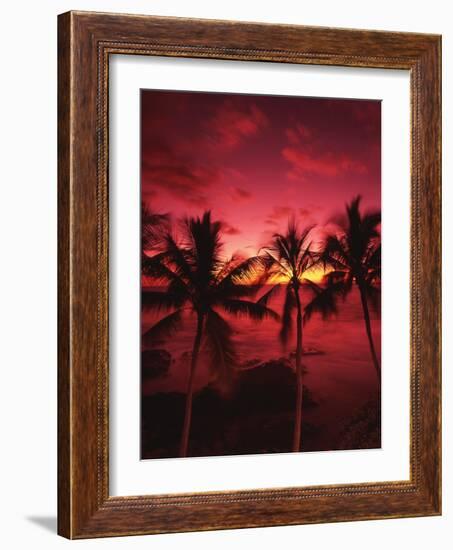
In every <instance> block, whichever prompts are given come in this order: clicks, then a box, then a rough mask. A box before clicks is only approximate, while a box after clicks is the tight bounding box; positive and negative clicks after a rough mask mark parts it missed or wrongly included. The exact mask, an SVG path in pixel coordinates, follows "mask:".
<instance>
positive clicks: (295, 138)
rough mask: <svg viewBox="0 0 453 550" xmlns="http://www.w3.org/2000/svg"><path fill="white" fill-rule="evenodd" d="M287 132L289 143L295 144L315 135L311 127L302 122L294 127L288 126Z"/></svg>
mask: <svg viewBox="0 0 453 550" xmlns="http://www.w3.org/2000/svg"><path fill="white" fill-rule="evenodd" d="M285 133H286V137H287V138H288V141H289V143H291V144H293V145H298V144H299V143H300V142H301V140H306V139H310V138H312V137H313V131H312V130H311V128H309V127H308V126H305V125H304V124H300V123H299V124H296V126H295V127H294V128H287V129H286V131H285Z"/></svg>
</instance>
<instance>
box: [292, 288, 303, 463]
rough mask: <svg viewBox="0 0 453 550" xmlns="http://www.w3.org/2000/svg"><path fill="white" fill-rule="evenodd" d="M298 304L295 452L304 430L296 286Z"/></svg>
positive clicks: (298, 321) (300, 333)
mask: <svg viewBox="0 0 453 550" xmlns="http://www.w3.org/2000/svg"><path fill="white" fill-rule="evenodd" d="M294 294H295V296H296V306H297V343H296V413H295V422H294V435H293V452H298V451H300V446H301V431H302V398H303V384H302V306H301V303H300V296H299V287H298V285H297V284H296V285H295V286H294Z"/></svg>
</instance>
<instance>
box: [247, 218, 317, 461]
mask: <svg viewBox="0 0 453 550" xmlns="http://www.w3.org/2000/svg"><path fill="white" fill-rule="evenodd" d="M312 229H313V227H307V228H305V229H303V230H300V229H299V228H298V226H297V224H296V222H295V220H294V219H290V220H289V222H288V228H287V230H286V233H284V234H280V233H277V234H275V235H273V237H272V241H271V243H270V244H269V245H268V246H266V247H265V257H266V264H267V265H266V267H267V270H268V277H269V279H268V282H272V280H277V281H279V282H278V283H277V284H275V285H273V286H272V287H271V289H270V290H268V291H267V292H266V293H265V294H264V295H263V296H262V297H261V298H260V299H259V300H258V303H260V304H262V305H267V303H268V300H269V299H270V298H271V296H272V295H273V294H274V293H275V292H276V291H277V290H278V288H279V287H280V285H281V284H284V286H285V287H286V291H285V302H284V305H283V314H282V321H281V329H280V334H279V336H280V341H281V342H282V344H283V345H284V346H286V345H287V343H288V339H289V336H290V334H291V331H292V325H293V312H294V310H296V330H297V340H296V403H295V420H294V433H293V447H292V449H293V451H300V448H301V429H302V400H303V380H302V325H303V306H302V302H301V295H300V288H301V286H303V285H306V284H307V285H309V284H310V282H309V281H308V280H307V279H306V278H305V274H306V273H307V272H308V271H310V270H311V269H312V268H313V267H314V266H315V265H316V263H317V255H316V254H315V252H314V251H313V250H312V249H311V246H312V242H311V241H310V240H309V236H310V233H311V231H312ZM282 280H283V281H284V283H281V281H282Z"/></svg>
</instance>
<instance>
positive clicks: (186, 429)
mask: <svg viewBox="0 0 453 550" xmlns="http://www.w3.org/2000/svg"><path fill="white" fill-rule="evenodd" d="M203 321H204V318H203V315H201V314H198V317H197V332H196V334H195V340H194V342H193V348H192V359H191V362H190V373H189V381H188V384H187V393H186V407H185V412H184V425H183V428H182V436H181V446H180V448H179V456H180V457H184V456H187V451H188V447H189V434H190V424H191V421H192V399H193V382H194V379H195V371H196V368H197V363H198V354H199V351H200V344H201V337H202V335H203Z"/></svg>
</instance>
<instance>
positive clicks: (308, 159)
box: [282, 146, 367, 178]
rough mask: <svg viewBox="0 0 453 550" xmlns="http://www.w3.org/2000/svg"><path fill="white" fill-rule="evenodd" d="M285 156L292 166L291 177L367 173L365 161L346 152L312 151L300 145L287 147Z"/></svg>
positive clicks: (284, 150)
mask: <svg viewBox="0 0 453 550" xmlns="http://www.w3.org/2000/svg"><path fill="white" fill-rule="evenodd" d="M282 155H283V158H284V159H286V160H287V161H288V162H289V163H290V164H291V166H292V169H291V171H290V172H289V174H288V175H289V177H290V178H298V177H303V176H305V175H307V174H309V175H310V174H315V175H318V176H328V177H333V176H338V175H339V174H343V173H356V174H366V173H367V167H366V165H365V164H364V163H363V162H360V161H357V160H354V159H352V158H350V157H348V156H347V155H345V154H336V153H332V152H329V151H328V152H318V153H314V152H310V151H309V150H308V149H307V150H303V149H302V148H300V147H293V146H289V147H285V148H284V149H283V150H282Z"/></svg>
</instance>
